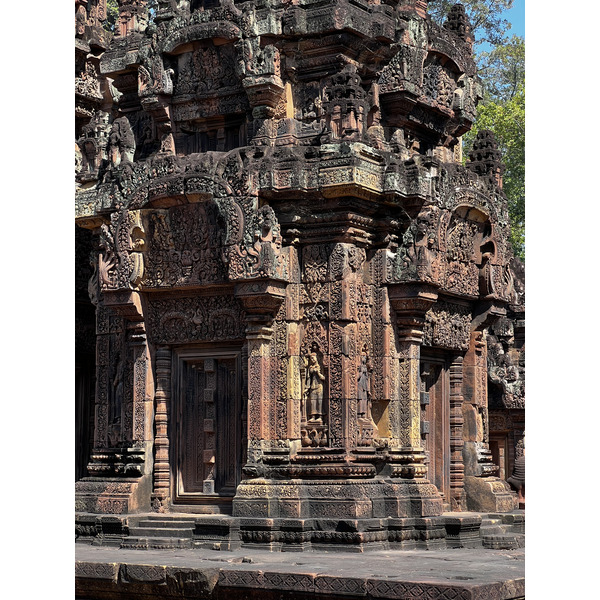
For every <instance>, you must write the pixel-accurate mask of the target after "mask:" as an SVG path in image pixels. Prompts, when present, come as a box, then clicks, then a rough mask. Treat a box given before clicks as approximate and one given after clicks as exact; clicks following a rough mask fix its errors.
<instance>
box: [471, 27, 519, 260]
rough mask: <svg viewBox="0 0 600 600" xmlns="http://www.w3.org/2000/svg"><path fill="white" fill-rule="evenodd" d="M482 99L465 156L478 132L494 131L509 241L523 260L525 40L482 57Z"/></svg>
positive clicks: (514, 37)
mask: <svg viewBox="0 0 600 600" xmlns="http://www.w3.org/2000/svg"><path fill="white" fill-rule="evenodd" d="M481 64H482V69H481V76H482V81H483V86H484V90H485V91H484V100H483V102H482V103H481V104H480V105H479V106H478V108H477V120H476V121H475V124H474V125H473V128H472V129H471V131H470V132H469V133H468V134H466V135H465V136H464V140H463V142H464V148H465V156H468V152H469V151H470V149H471V147H472V145H473V140H474V139H475V136H476V135H477V132H478V131H479V130H481V129H490V130H491V131H493V132H494V136H495V137H496V141H497V142H498V146H499V148H500V150H501V152H502V160H503V162H504V164H505V165H506V171H505V173H504V178H503V181H504V187H503V189H504V192H505V193H506V196H507V198H508V206H509V212H510V220H511V242H512V245H513V249H514V252H515V255H516V256H518V257H519V258H521V260H525V41H524V40H523V38H521V37H518V36H513V37H512V38H511V39H510V40H509V42H508V43H507V44H504V45H501V46H497V47H496V48H494V50H492V51H491V52H489V53H485V55H482V57H481Z"/></svg>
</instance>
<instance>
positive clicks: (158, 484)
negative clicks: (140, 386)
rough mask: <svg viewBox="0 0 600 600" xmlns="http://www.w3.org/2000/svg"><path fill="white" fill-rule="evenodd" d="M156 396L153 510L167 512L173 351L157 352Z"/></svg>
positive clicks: (162, 349) (164, 349)
mask: <svg viewBox="0 0 600 600" xmlns="http://www.w3.org/2000/svg"><path fill="white" fill-rule="evenodd" d="M155 360H156V395H155V401H156V406H155V413H154V427H155V437H154V489H153V492H152V509H153V510H155V511H157V512H165V510H166V508H167V506H168V502H169V497H170V470H169V435H168V429H169V405H170V403H171V350H170V349H169V348H166V347H162V348H158V350H157V351H156V359H155Z"/></svg>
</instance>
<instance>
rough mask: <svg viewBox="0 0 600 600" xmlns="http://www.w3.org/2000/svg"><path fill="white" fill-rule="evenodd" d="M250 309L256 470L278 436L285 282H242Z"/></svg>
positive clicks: (239, 289)
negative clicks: (277, 337) (274, 348)
mask: <svg viewBox="0 0 600 600" xmlns="http://www.w3.org/2000/svg"><path fill="white" fill-rule="evenodd" d="M235 295H236V297H238V298H239V299H240V300H241V302H242V304H243V306H244V310H245V311H246V323H247V326H246V342H247V356H248V367H247V369H248V413H247V414H248V465H247V467H246V468H245V472H247V473H251V474H254V469H255V467H251V466H250V465H253V464H254V465H255V464H256V463H257V462H259V461H260V459H261V458H262V448H263V447H264V446H265V444H264V442H269V441H273V440H275V439H277V436H276V422H277V405H276V404H277V394H275V393H272V392H273V390H272V389H271V388H272V386H273V383H274V380H275V378H274V374H276V373H278V369H277V364H276V363H277V360H278V359H277V357H276V355H275V353H274V352H271V345H272V344H273V343H274V341H273V327H272V325H273V319H274V318H275V315H276V314H277V311H278V310H279V307H280V305H281V303H282V302H283V300H284V298H285V283H284V282H281V281H277V280H271V279H263V280H256V281H252V282H246V283H242V284H238V285H237V286H236V288H235Z"/></svg>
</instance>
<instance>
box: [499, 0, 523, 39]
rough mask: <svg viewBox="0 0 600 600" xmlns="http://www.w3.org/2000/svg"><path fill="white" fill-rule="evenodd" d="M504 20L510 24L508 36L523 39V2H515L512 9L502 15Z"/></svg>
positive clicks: (516, 0) (521, 0)
mask: <svg viewBox="0 0 600 600" xmlns="http://www.w3.org/2000/svg"><path fill="white" fill-rule="evenodd" d="M504 18H505V19H506V20H507V21H509V22H510V24H511V28H510V31H509V35H513V34H516V35H521V36H523V37H525V0H515V2H514V4H513V7H512V8H511V9H510V10H507V11H506V12H505V13H504Z"/></svg>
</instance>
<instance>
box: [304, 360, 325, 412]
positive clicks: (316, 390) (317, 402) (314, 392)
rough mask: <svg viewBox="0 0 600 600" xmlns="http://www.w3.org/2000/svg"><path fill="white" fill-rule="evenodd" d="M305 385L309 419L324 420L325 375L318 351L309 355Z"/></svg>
mask: <svg viewBox="0 0 600 600" xmlns="http://www.w3.org/2000/svg"><path fill="white" fill-rule="evenodd" d="M305 366H306V375H305V387H304V390H305V391H304V394H305V398H306V401H307V404H308V411H309V419H308V420H309V421H312V422H314V421H322V418H323V381H325V375H323V373H322V371H321V365H319V360H318V357H317V354H316V352H311V353H310V354H309V355H308V361H306V363H305Z"/></svg>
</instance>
